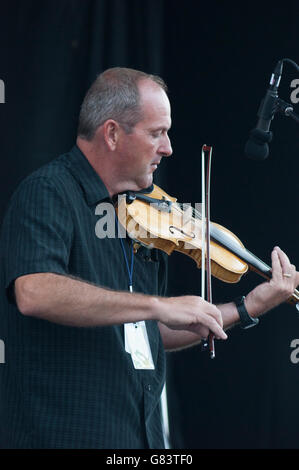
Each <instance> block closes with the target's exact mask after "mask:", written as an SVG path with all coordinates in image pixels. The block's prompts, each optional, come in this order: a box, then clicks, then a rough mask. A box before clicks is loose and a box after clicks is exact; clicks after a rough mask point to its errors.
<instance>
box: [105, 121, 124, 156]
mask: <svg viewBox="0 0 299 470" xmlns="http://www.w3.org/2000/svg"><path fill="white" fill-rule="evenodd" d="M119 134H120V126H119V124H118V122H116V121H114V120H113V119H108V120H107V121H105V122H104V124H103V136H104V140H105V142H106V145H107V146H108V147H109V150H112V151H113V150H115V149H116V145H117V141H118V139H119Z"/></svg>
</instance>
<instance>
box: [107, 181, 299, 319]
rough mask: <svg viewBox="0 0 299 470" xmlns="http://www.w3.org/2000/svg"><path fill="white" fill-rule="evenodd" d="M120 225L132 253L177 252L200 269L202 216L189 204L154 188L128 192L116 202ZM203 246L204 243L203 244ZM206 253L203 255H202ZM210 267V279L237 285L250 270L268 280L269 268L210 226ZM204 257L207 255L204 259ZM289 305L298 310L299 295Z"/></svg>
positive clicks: (231, 237) (217, 227) (222, 229)
mask: <svg viewBox="0 0 299 470" xmlns="http://www.w3.org/2000/svg"><path fill="white" fill-rule="evenodd" d="M116 212H117V216H118V219H119V222H120V223H121V225H122V226H123V227H124V228H125V229H126V231H127V233H128V235H129V237H130V238H131V239H133V241H134V242H135V243H134V248H135V250H137V249H138V246H140V245H144V246H146V247H147V248H157V249H159V250H162V251H164V252H165V253H167V254H168V255H171V253H172V252H173V251H179V252H181V253H183V254H184V255H186V256H189V257H191V258H193V260H194V261H195V262H196V264H197V267H198V268H201V266H202V248H203V243H202V215H201V211H200V210H196V209H194V208H193V207H191V206H190V205H189V204H181V203H179V202H177V199H176V198H174V197H171V196H169V195H168V194H167V193H166V192H165V191H163V189H161V188H159V186H157V185H155V184H154V185H152V187H151V188H150V189H147V190H143V191H137V192H134V191H127V192H126V193H124V194H122V195H120V196H119V198H118V205H117V208H116ZM204 244H206V241H204ZM205 253H206V251H205ZM209 256H210V265H211V274H212V276H214V277H216V278H217V279H220V280H221V281H223V282H227V283H237V282H239V281H240V279H241V277H242V276H243V275H244V274H245V273H246V272H247V271H248V270H249V269H250V270H252V271H254V272H256V273H257V274H258V275H260V276H262V277H263V278H265V279H267V280H269V279H271V268H270V267H269V266H268V265H267V264H266V263H264V262H263V261H262V260H260V259H259V258H258V257H257V256H255V255H254V254H253V253H251V252H250V251H249V250H247V249H246V248H245V246H244V245H243V243H242V242H241V241H240V240H239V238H238V237H237V236H236V235H235V234H233V233H232V232H231V231H230V230H228V229H227V228H225V227H223V226H221V225H219V224H217V223H214V222H211V223H210V247H209ZM205 257H206V255H205ZM288 302H289V303H291V304H295V305H296V308H297V309H298V310H299V291H298V290H297V289H295V290H294V293H293V295H292V296H291V297H290V298H289V299H288Z"/></svg>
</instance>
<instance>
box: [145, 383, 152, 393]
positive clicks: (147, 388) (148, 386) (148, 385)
mask: <svg viewBox="0 0 299 470" xmlns="http://www.w3.org/2000/svg"><path fill="white" fill-rule="evenodd" d="M145 389H146V390H147V391H148V392H150V391H151V386H150V384H147V385H146V386H145Z"/></svg>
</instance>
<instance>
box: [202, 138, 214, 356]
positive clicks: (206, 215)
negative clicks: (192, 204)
mask: <svg viewBox="0 0 299 470" xmlns="http://www.w3.org/2000/svg"><path fill="white" fill-rule="evenodd" d="M212 151H213V148H212V147H211V146H208V145H203V146H202V150H201V157H202V158H201V165H202V168H201V178H202V184H201V191H202V225H201V237H202V252H201V255H202V256H201V295H202V298H203V299H205V297H207V301H208V302H210V303H211V302H212V275H211V257H210V238H211V237H210V193H211V191H210V188H211V163H212ZM206 162H207V169H206V171H205V163H206ZM205 276H206V280H207V289H205ZM207 347H209V352H210V358H211V359H214V358H215V344H214V335H213V334H212V333H210V334H209V337H208V340H206V341H205V342H204V343H203V348H204V349H207Z"/></svg>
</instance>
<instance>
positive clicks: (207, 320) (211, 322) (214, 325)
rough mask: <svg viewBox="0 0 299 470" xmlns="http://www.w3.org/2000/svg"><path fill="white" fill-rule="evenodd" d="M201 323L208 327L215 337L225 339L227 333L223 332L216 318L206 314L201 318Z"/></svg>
mask: <svg viewBox="0 0 299 470" xmlns="http://www.w3.org/2000/svg"><path fill="white" fill-rule="evenodd" d="M202 323H203V324H204V325H205V326H207V327H208V329H209V330H210V332H211V333H214V335H215V336H216V338H217V339H227V334H226V333H225V332H224V330H223V329H222V327H221V326H220V325H219V323H218V322H217V321H216V319H214V318H212V317H211V316H208V315H206V316H205V317H204V318H202Z"/></svg>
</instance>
